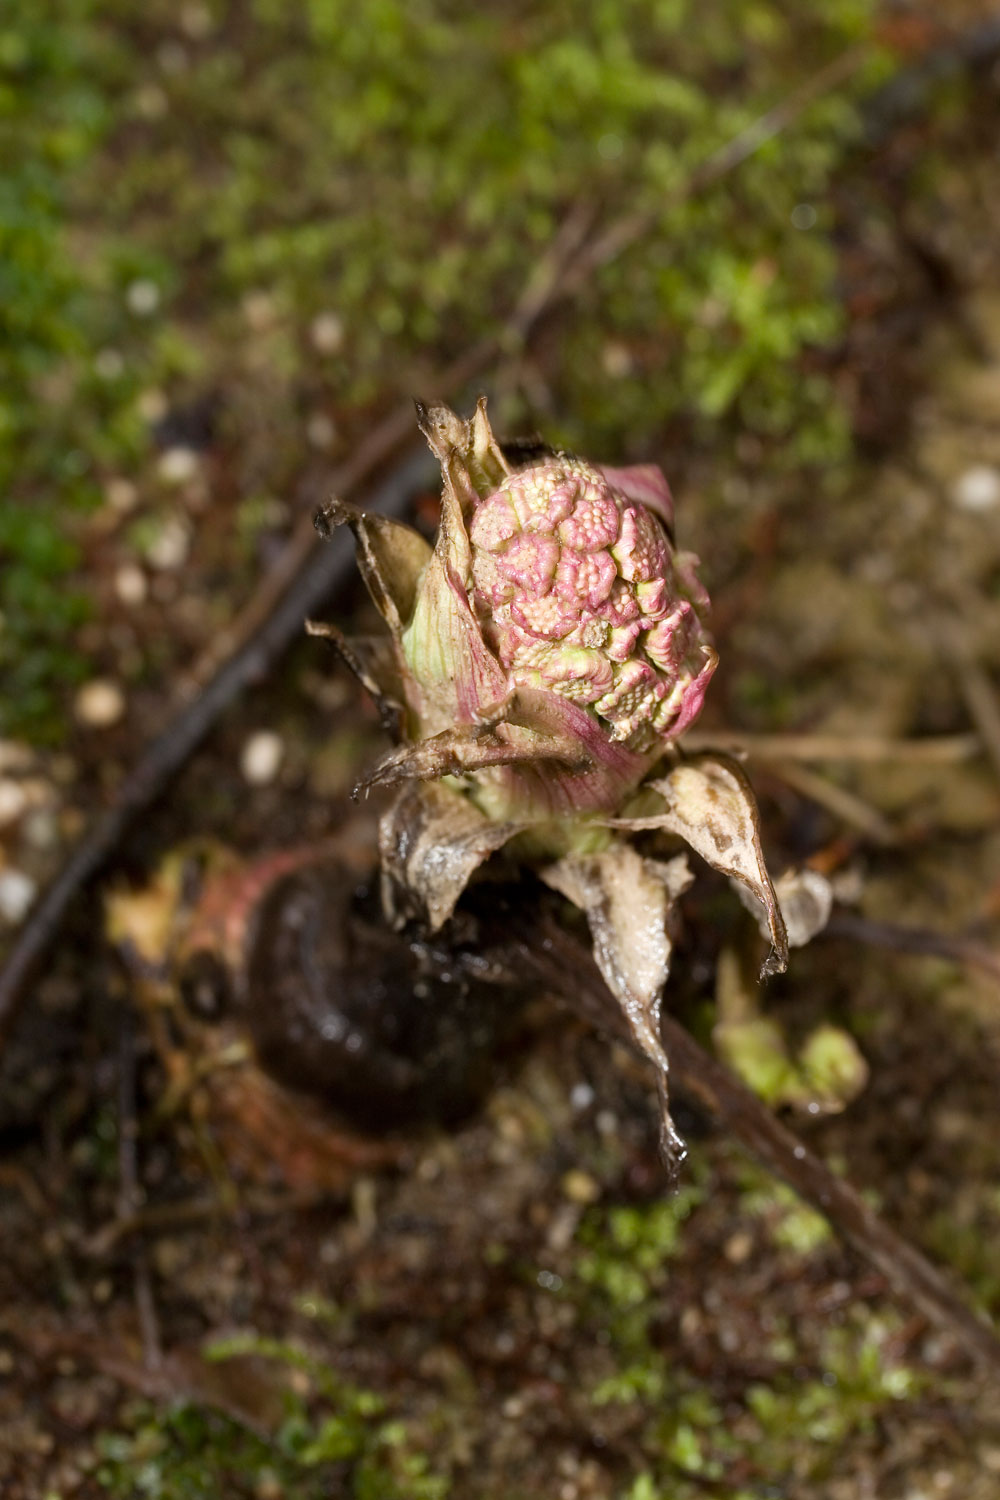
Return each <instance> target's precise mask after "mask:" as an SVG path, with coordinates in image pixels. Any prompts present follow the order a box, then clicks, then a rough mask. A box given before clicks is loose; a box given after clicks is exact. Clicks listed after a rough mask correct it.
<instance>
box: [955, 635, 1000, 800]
mask: <svg viewBox="0 0 1000 1500" xmlns="http://www.w3.org/2000/svg"><path fill="white" fill-rule="evenodd" d="M955 668H956V671H957V674H958V685H959V687H960V688H961V690H962V697H963V698H964V699H965V706H966V708H967V709H968V710H969V717H970V719H971V720H972V722H973V723H974V724H975V726H976V728H977V729H978V730H979V733H980V734H981V735H982V739H983V744H984V745H985V746H986V749H987V751H988V753H989V757H990V760H991V761H992V762H993V769H994V770H995V771H996V774H997V776H998V778H1000V698H998V696H997V690H996V688H995V687H994V685H993V682H992V680H991V679H990V675H989V673H988V672H987V671H986V669H985V668H984V667H983V666H981V665H980V663H979V662H978V661H976V660H975V658H974V657H972V656H967V655H965V654H964V653H963V654H961V655H959V656H958V657H957V659H956V661H955Z"/></svg>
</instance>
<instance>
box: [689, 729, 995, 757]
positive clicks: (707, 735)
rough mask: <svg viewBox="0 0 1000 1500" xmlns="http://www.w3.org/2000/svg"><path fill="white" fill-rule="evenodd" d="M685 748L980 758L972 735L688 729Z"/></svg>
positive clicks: (759, 754)
mask: <svg viewBox="0 0 1000 1500" xmlns="http://www.w3.org/2000/svg"><path fill="white" fill-rule="evenodd" d="M683 743H684V748H685V750H725V751H726V752H727V753H728V754H729V755H737V756H746V757H747V758H748V759H750V760H767V761H773V762H774V763H775V765H781V764H783V763H784V762H785V761H789V760H792V761H799V760H801V761H810V762H811V761H840V762H845V761H850V762H860V763H864V764H868V763H877V762H880V761H891V762H893V763H894V764H898V763H900V762H905V763H906V764H907V765H921V766H924V765H927V766H949V765H955V764H958V763H959V762H961V761H966V760H973V759H974V758H975V757H976V756H977V755H981V754H982V749H983V747H982V742H981V741H980V739H979V736H978V735H975V734H947V735H928V736H927V737H926V738H922V739H920V738H914V739H895V738H893V737H892V736H891V735H877V734H862V735H838V734H743V733H741V732H739V731H736V732H734V733H732V734H727V733H713V732H712V731H711V730H688V732H687V733H686V734H685V736H684V741H683Z"/></svg>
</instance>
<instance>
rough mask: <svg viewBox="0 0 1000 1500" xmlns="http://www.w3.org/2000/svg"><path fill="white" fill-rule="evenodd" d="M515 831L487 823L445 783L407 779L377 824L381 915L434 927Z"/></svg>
mask: <svg viewBox="0 0 1000 1500" xmlns="http://www.w3.org/2000/svg"><path fill="white" fill-rule="evenodd" d="M520 831H521V828H520V825H519V824H517V823H493V822H491V821H490V819H489V818H487V817H485V816H484V815H483V813H481V812H480V811H479V810H478V808H476V807H475V806H474V805H473V804H472V803H471V802H470V801H469V800H468V798H466V797H463V796H462V795H461V794H460V793H458V792H455V791H453V790H451V788H449V787H446V786H439V785H436V784H434V783H425V782H410V783H409V784H407V785H406V786H404V787H403V789H402V791H401V792H400V793H399V795H398V797H397V798H396V800H395V801H394V802H393V804H392V806H391V807H390V808H389V809H388V811H387V812H386V813H385V814H384V815H383V817H382V820H381V822H380V824H379V854H380V856H381V863H382V878H383V893H384V898H383V899H384V904H385V907H386V914H387V916H388V917H389V918H390V920H391V921H392V922H393V923H394V924H395V925H401V924H402V922H403V921H405V920H406V919H407V918H408V917H413V916H417V917H420V918H422V919H424V920H425V921H426V922H427V923H428V925H429V927H430V929H431V931H432V932H436V931H437V929H438V928H439V927H441V926H442V925H443V923H445V922H446V921H447V920H448V918H449V917H450V916H451V914H452V912H453V911H454V910H455V905H456V902H457V901H458V898H459V896H460V895H461V894H462V892H463V891H464V889H465V887H466V886H467V885H468V883H469V880H470V878H471V876H472V875H473V873H474V872H475V870H476V869H478V867H479V866H480V865H481V864H482V863H483V861H484V860H485V859H488V858H489V856H490V855H491V854H493V853H495V851H496V850H497V849H499V848H501V847H502V846H503V845H504V844H506V843H507V842H508V840H509V839H512V838H513V837H514V835H515V834H516V833H519V832H520Z"/></svg>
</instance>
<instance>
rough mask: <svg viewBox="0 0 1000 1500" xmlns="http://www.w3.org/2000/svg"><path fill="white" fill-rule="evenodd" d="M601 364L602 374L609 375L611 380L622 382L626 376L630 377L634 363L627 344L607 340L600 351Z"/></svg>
mask: <svg viewBox="0 0 1000 1500" xmlns="http://www.w3.org/2000/svg"><path fill="white" fill-rule="evenodd" d="M601 364H602V365H603V367H604V373H605V374H606V375H610V377H611V379H612V380H624V379H625V377H626V376H627V375H631V373H632V370H633V368H634V365H635V361H634V360H633V358H632V354H631V351H630V349H629V347H628V345H627V344H620V343H619V342H618V341H617V340H616V339H609V340H608V342H607V343H606V344H605V345H604V348H603V349H602V350H601Z"/></svg>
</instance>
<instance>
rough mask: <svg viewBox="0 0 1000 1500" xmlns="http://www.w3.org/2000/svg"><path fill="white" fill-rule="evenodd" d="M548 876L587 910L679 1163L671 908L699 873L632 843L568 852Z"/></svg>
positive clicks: (668, 1148)
mask: <svg viewBox="0 0 1000 1500" xmlns="http://www.w3.org/2000/svg"><path fill="white" fill-rule="evenodd" d="M539 873H540V875H541V878H542V879H543V880H544V881H545V882H546V884H547V885H550V886H551V887H552V888H553V889H554V890H557V891H559V893H560V894H561V895H563V896H565V897H566V898H567V899H568V900H569V901H572V902H573V904H574V905H575V906H578V907H580V909H581V910H582V911H583V912H585V913H586V916H587V920H588V922H589V924H590V933H591V938H592V941H593V945H594V958H595V960H596V962H597V966H598V968H599V969H600V971H601V974H602V975H603V977H604V980H605V983H606V984H607V986H608V988H609V989H610V990H611V992H612V994H613V995H614V996H615V998H616V999H617V1000H618V1003H619V1004H620V1005H621V1007H622V1010H623V1011H624V1013H625V1015H626V1017H627V1019H628V1022H629V1025H630V1027H631V1028H632V1034H633V1036H634V1037H635V1039H636V1041H637V1042H638V1044H639V1046H640V1047H641V1048H642V1050H643V1051H644V1052H645V1054H646V1056H647V1057H648V1058H649V1060H650V1062H652V1064H653V1066H654V1067H655V1068H656V1070H657V1085H658V1090H659V1095H660V1104H661V1111H662V1113H661V1129H662V1146H663V1154H664V1157H665V1159H666V1160H667V1162H668V1163H669V1164H670V1165H671V1166H672V1167H676V1166H677V1165H679V1163H680V1162H681V1160H682V1159H683V1156H684V1144H683V1142H682V1140H681V1138H680V1136H679V1135H678V1134H677V1131H676V1129H675V1127H674V1123H673V1120H672V1118H671V1115H670V1101H669V1092H668V1077H669V1064H668V1062H667V1056H666V1053H665V1052H664V1050H663V1044H662V1042H661V1041H660V999H661V995H662V993H663V986H664V984H665V983H666V979H667V975H668V973H669V970H670V950H671V943H670V937H669V933H668V930H667V919H668V915H669V911H670V907H671V905H672V904H673V902H674V901H675V900H676V899H677V897H678V896H679V895H680V894H681V893H682V892H683V891H684V890H686V889H687V887H688V885H689V884H690V882H691V875H690V872H689V870H688V868H687V860H686V859H685V857H684V856H683V855H681V856H680V857H679V858H678V859H673V860H670V861H669V862H662V861H660V860H653V859H644V858H643V857H642V855H640V854H638V853H637V852H636V850H635V849H633V848H632V847H631V846H630V845H628V844H616V845H615V846H614V847H613V848H611V849H607V850H604V851H603V852H601V853H599V854H590V855H567V856H566V857H565V858H563V859H560V860H557V861H556V862H555V863H553V864H550V865H546V866H545V867H544V868H543V869H542V870H541V871H540V872H539Z"/></svg>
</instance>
